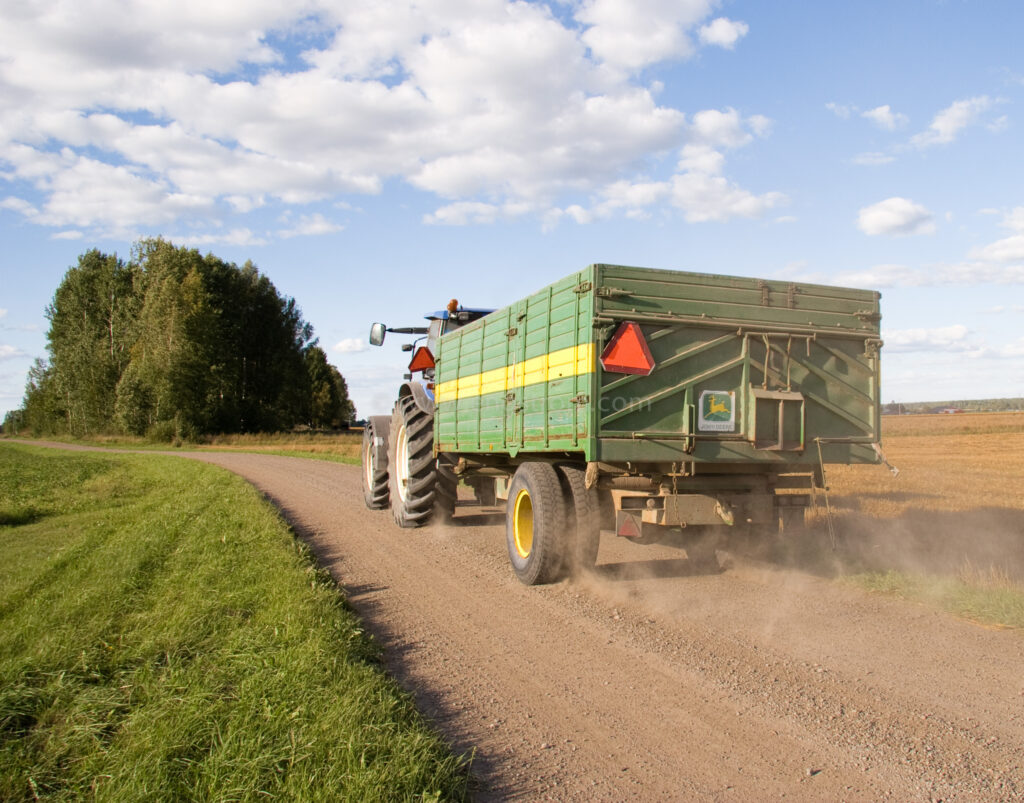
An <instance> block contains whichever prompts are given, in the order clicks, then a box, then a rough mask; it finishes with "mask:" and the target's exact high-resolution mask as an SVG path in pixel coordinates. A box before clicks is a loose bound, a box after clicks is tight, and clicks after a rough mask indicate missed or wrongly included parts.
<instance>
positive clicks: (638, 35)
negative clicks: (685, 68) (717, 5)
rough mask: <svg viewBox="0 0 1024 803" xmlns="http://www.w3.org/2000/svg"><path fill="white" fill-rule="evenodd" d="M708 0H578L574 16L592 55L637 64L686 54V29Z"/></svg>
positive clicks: (611, 62)
mask: <svg viewBox="0 0 1024 803" xmlns="http://www.w3.org/2000/svg"><path fill="white" fill-rule="evenodd" d="M712 7H713V2H712V0H583V2H582V3H581V4H580V5H579V7H578V8H577V10H576V14H575V16H576V19H577V20H578V21H579V22H580V23H582V24H584V25H586V26H588V27H587V28H586V30H585V31H584V32H583V35H582V37H581V39H582V41H583V43H584V44H586V46H587V47H589V48H590V51H591V52H592V53H593V54H594V57H595V58H596V59H598V60H599V61H603V62H605V63H607V64H609V65H612V66H615V67H622V68H626V69H630V70H637V69H640V68H642V67H646V66H647V65H649V64H654V63H655V62H658V61H662V60H667V59H687V58H689V57H690V56H692V55H693V52H694V47H693V42H692V40H691V39H690V35H689V31H690V30H692V28H693V27H694V26H695V25H696V24H697V23H699V22H700V21H701V20H703V19H704V18H705V17H707V16H708V14H710V13H711V9H712Z"/></svg>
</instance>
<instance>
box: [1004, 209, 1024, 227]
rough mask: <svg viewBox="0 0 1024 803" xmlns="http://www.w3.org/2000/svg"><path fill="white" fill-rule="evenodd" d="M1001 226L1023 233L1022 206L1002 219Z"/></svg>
mask: <svg viewBox="0 0 1024 803" xmlns="http://www.w3.org/2000/svg"><path fill="white" fill-rule="evenodd" d="M1002 225H1003V226H1005V227H1006V228H1008V229H1013V230H1014V231H1019V232H1021V233H1024V206H1017V207H1014V208H1013V209H1012V210H1010V211H1009V212H1008V213H1007V214H1006V215H1005V216H1004V217H1003V222H1002Z"/></svg>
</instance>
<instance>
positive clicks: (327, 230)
mask: <svg viewBox="0 0 1024 803" xmlns="http://www.w3.org/2000/svg"><path fill="white" fill-rule="evenodd" d="M344 228H345V227H344V226H342V225H341V224H340V223H335V222H333V221H330V220H328V219H327V218H325V217H324V216H323V215H322V214H320V213H319V212H317V213H315V214H312V215H300V216H299V219H298V220H296V221H295V222H294V224H293V225H291V226H289V227H288V228H285V229H279V230H278V232H277V236H278V237H283V238H284V239H288V238H290V237H314V236H317V235H321V234H334V233H335V232H339V231H342V230H343V229H344Z"/></svg>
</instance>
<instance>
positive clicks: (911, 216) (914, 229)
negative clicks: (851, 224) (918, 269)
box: [857, 197, 935, 236]
mask: <svg viewBox="0 0 1024 803" xmlns="http://www.w3.org/2000/svg"><path fill="white" fill-rule="evenodd" d="M857 228H859V229H860V230H861V231H862V232H864V233H865V234H868V235H871V236H876V235H879V234H888V235H891V236H904V235H909V234H931V233H933V232H934V231H935V221H934V217H933V215H932V213H931V212H929V211H928V210H927V209H926V208H925V207H923V206H921V205H920V204H916V203H914V202H913V201H911V200H909V199H907V198H899V197H894V198H887V199H886V200H884V201H879V202H878V203H877V204H872V205H871V206H865V207H864V208H863V209H861V210H860V212H859V213H858V215H857Z"/></svg>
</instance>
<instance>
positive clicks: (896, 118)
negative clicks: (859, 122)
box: [861, 103, 909, 131]
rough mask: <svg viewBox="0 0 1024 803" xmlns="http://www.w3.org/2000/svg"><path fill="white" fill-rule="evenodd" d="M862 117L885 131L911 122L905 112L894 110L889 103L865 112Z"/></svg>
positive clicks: (893, 129)
mask: <svg viewBox="0 0 1024 803" xmlns="http://www.w3.org/2000/svg"><path fill="white" fill-rule="evenodd" d="M861 117H866V118H867V119H868V120H871V122H873V123H874V124H875V125H877V126H878V127H879V128H881V129H884V130H885V131H895V130H896V129H897V128H902V127H903V126H905V125H906V124H907V123H908V122H909V120H908V118H907V116H906V115H905V114H900V113H899V112H894V111H893V110H892V108H891V107H890V106H889V104H888V103H887V104H885V105H884V106H876V107H875V108H874V109H870V110H868V111H866V112H863V113H862V114H861Z"/></svg>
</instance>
